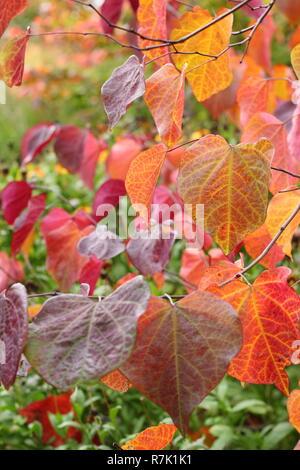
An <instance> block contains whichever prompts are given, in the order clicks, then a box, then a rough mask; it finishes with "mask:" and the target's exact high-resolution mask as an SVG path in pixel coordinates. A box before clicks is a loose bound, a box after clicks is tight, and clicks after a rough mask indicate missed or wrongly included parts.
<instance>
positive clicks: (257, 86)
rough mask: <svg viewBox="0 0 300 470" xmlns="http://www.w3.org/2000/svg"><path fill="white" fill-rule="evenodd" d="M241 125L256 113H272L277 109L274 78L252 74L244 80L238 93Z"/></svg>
mask: <svg viewBox="0 0 300 470" xmlns="http://www.w3.org/2000/svg"><path fill="white" fill-rule="evenodd" d="M237 101H238V104H239V107H240V120H241V126H245V125H246V124H247V123H248V121H249V120H250V119H251V118H252V116H253V115H254V114H256V113H260V112H265V113H272V112H273V111H274V109H275V104H276V100H275V94H274V80H270V79H267V78H262V77H253V76H250V77H248V78H246V79H245V80H243V81H242V83H241V85H240V88H239V90H238V93H237Z"/></svg>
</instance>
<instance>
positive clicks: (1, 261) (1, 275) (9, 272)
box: [0, 251, 24, 292]
mask: <svg viewBox="0 0 300 470" xmlns="http://www.w3.org/2000/svg"><path fill="white" fill-rule="evenodd" d="M0 266H1V268H0V292H2V291H3V290H4V289H6V288H7V287H9V286H10V285H11V284H12V283H14V282H22V281H23V279H24V271H23V266H22V264H21V262H20V261H17V260H16V259H14V258H10V257H9V256H8V254H7V253H5V252H4V251H0Z"/></svg>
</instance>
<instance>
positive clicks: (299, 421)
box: [287, 390, 300, 433]
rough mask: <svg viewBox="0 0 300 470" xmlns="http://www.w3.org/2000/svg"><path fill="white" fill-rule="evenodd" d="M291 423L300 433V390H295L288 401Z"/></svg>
mask: <svg viewBox="0 0 300 470" xmlns="http://www.w3.org/2000/svg"><path fill="white" fill-rule="evenodd" d="M287 409H288V413H289V421H290V423H291V425H292V426H294V428H295V429H296V430H297V431H298V432H299V433H300V390H293V391H292V393H291V394H290V396H289V398H288V400H287Z"/></svg>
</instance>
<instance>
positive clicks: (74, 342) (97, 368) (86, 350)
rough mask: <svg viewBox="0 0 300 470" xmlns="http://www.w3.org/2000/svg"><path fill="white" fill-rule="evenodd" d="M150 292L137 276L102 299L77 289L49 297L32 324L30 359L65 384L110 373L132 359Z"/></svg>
mask: <svg viewBox="0 0 300 470" xmlns="http://www.w3.org/2000/svg"><path fill="white" fill-rule="evenodd" d="M149 296H150V291H149V288H148V286H147V284H146V282H145V281H144V280H143V278H142V277H141V276H137V277H135V278H134V279H132V280H131V281H129V282H127V283H126V284H124V285H123V286H121V287H119V289H117V290H115V291H114V292H113V293H112V294H110V295H109V296H107V297H105V299H103V300H101V301H99V302H94V301H93V300H91V299H89V298H88V297H86V296H81V295H74V294H62V295H60V296H57V297H53V298H51V299H48V300H47V301H46V302H45V303H44V305H43V308H42V310H41V311H40V312H39V313H38V315H37V316H36V317H35V319H34V321H33V322H32V323H31V324H30V326H29V339H28V343H27V345H26V350H25V355H26V357H27V359H28V361H29V362H30V364H31V365H32V367H33V368H35V369H36V370H37V372H38V373H39V374H40V375H41V376H42V377H43V378H44V379H45V380H46V381H47V382H49V383H50V384H52V385H53V386H55V387H57V388H60V389H62V390H68V388H70V387H71V386H73V385H75V384H77V383H84V382H87V381H89V380H91V379H93V378H101V377H103V376H105V375H107V374H108V373H110V372H112V371H113V370H115V369H117V368H118V367H119V366H120V365H121V364H122V363H123V362H124V361H126V359H128V357H129V355H130V353H131V350H132V348H133V346H134V342H135V338H136V324H137V320H138V318H139V317H140V315H142V313H144V311H145V310H146V308H147V303H148V299H149Z"/></svg>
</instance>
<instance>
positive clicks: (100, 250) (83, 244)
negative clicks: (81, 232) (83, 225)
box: [78, 225, 125, 259]
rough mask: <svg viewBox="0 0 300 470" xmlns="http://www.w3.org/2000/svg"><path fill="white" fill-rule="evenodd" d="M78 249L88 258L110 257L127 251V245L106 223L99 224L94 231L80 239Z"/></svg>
mask: <svg viewBox="0 0 300 470" xmlns="http://www.w3.org/2000/svg"><path fill="white" fill-rule="evenodd" d="M78 251H79V253H80V254H81V256H84V257H86V258H89V257H90V256H96V258H97V259H110V258H113V257H114V256H117V255H119V254H120V253H122V252H123V251H125V245H124V243H123V242H122V240H121V239H120V238H119V237H118V236H117V235H116V234H115V233H113V232H110V231H109V230H107V227H106V226H105V225H99V226H98V227H97V229H96V230H94V232H92V233H91V234H90V235H87V236H86V237H83V238H82V239H81V240H80V241H79V243H78Z"/></svg>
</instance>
